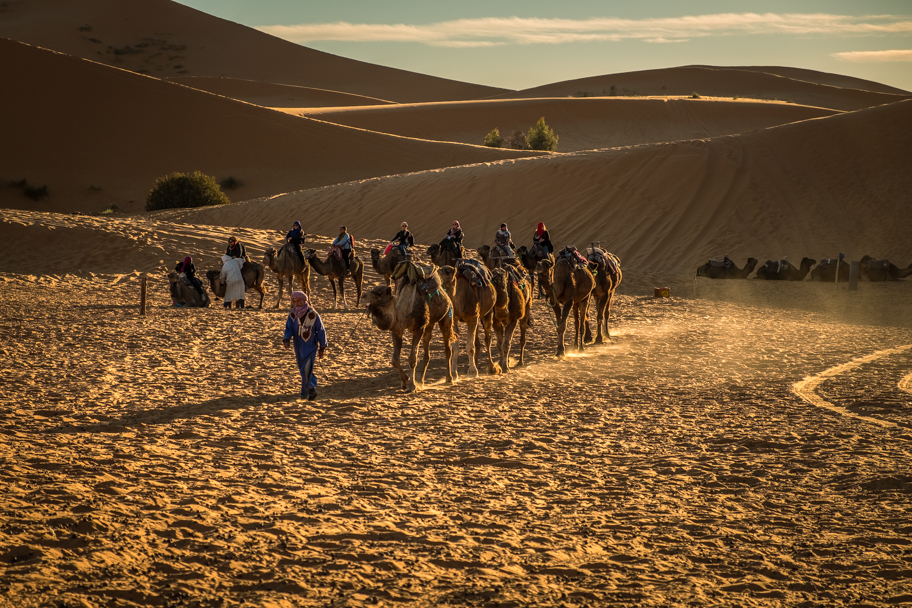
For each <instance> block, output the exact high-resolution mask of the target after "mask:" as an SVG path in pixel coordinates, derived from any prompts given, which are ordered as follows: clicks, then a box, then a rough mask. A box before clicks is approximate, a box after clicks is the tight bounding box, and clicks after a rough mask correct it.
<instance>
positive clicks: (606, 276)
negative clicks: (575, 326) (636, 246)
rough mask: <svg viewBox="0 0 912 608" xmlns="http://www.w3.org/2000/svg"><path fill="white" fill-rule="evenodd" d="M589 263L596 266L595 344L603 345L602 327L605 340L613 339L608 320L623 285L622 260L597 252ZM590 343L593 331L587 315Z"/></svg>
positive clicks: (606, 253) (587, 338)
mask: <svg viewBox="0 0 912 608" xmlns="http://www.w3.org/2000/svg"><path fill="white" fill-rule="evenodd" d="M589 262H590V263H593V264H595V270H596V272H595V290H594V295H595V313H596V314H595V318H596V335H595V344H602V343H603V342H604V339H603V337H602V327H603V326H604V328H605V336H604V337H605V338H611V333H610V332H609V331H608V318H609V317H610V316H611V304H612V303H613V302H614V293H615V291H616V290H617V287H618V285H620V284H621V278H622V275H621V260H620V258H618V257H617V256H616V255H614V254H613V253H608V252H601V251H600V250H596V251H594V252H593V253H591V254H589ZM585 340H586V342H587V343H588V342H589V341H591V340H592V330H591V329H589V315H586V336H585Z"/></svg>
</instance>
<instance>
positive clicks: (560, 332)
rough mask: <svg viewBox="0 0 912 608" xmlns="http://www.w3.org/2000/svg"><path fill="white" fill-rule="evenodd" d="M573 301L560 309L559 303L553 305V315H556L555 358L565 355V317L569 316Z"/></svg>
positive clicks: (561, 357)
mask: <svg viewBox="0 0 912 608" xmlns="http://www.w3.org/2000/svg"><path fill="white" fill-rule="evenodd" d="M572 307H573V302H567V304H565V305H564V306H563V310H561V305H560V304H558V305H557V306H555V307H554V316H555V317H557V358H558V359H563V358H564V357H566V356H567V353H566V351H565V350H564V333H565V332H566V331H567V317H569V316H570V309H571V308H572Z"/></svg>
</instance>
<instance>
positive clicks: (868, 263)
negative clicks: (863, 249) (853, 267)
mask: <svg viewBox="0 0 912 608" xmlns="http://www.w3.org/2000/svg"><path fill="white" fill-rule="evenodd" d="M859 265H860V268H859V270H860V272H861V278H862V280H865V281H872V282H883V281H898V280H900V279H904V278H906V277H907V276H909V275H912V264H909V267H908V268H900V267H899V266H897V265H896V264H894V263H892V262H890V261H889V260H875V259H874V258H872V257H871V256H869V255H866V256H864V257H863V258H861V261H860V262H859Z"/></svg>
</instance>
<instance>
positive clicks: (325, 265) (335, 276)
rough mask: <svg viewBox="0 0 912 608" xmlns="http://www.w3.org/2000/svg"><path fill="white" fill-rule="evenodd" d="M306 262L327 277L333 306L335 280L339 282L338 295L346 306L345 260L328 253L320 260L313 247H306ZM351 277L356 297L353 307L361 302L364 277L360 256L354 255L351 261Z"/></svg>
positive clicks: (335, 297) (346, 306)
mask: <svg viewBox="0 0 912 608" xmlns="http://www.w3.org/2000/svg"><path fill="white" fill-rule="evenodd" d="M304 257H305V258H306V259H307V263H308V264H309V265H310V266H311V268H313V269H314V272H316V273H317V274H320V275H323V276H324V277H326V278H328V279H329V284H330V286H331V287H332V290H333V306H335V305H336V300H337V292H336V282H337V281H338V283H339V290H338V295H340V296H342V305H343V306H344V307H345V308H348V301H346V299H345V277H346V276H349V275H348V273H347V272H346V271H345V261H343V260H341V259H339V258H338V257H336V256H335V255H334V254H330V256H329V258H328V259H327V260H321V259H320V258H319V257H317V252H316V250H314V249H308V250H307V251H305V252H304ZM350 276H351V278H352V281H354V283H355V291H356V292H357V297H356V299H355V308H357V307H358V306H359V305H360V304H361V282H362V281H363V279H364V263H363V262H362V261H361V258H359V257H355V258H354V259H353V260H352V261H351V275H350Z"/></svg>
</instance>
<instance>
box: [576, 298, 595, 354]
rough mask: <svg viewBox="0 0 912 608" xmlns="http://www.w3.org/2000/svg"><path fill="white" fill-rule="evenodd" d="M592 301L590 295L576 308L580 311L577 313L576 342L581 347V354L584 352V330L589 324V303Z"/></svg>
mask: <svg viewBox="0 0 912 608" xmlns="http://www.w3.org/2000/svg"><path fill="white" fill-rule="evenodd" d="M591 300H592V296H591V295H588V296H586V298H585V299H584V300H583V301H582V302H580V303H579V304H578V305H577V307H576V310H577V311H578V312H577V313H576V341H577V344H578V345H579V348H578V350H579V352H583V328H584V325H585V324H587V323H588V322H589V302H590V301H591Z"/></svg>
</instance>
